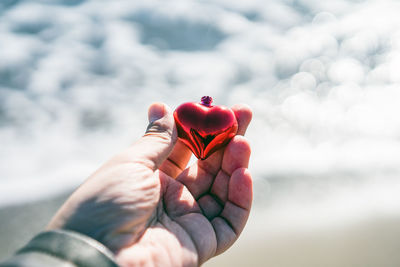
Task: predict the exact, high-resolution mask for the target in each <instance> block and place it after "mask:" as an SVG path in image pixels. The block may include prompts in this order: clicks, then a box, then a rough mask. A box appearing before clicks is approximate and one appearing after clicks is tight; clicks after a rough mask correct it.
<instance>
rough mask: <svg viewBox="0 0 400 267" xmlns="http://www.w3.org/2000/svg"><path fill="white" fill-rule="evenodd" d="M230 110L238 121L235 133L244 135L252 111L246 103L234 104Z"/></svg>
mask: <svg viewBox="0 0 400 267" xmlns="http://www.w3.org/2000/svg"><path fill="white" fill-rule="evenodd" d="M232 110H233V112H234V113H235V116H236V120H237V121H238V131H237V134H238V135H244V134H245V133H246V130H247V127H248V126H249V124H250V121H251V118H252V117H253V112H252V111H251V109H250V107H249V106H248V105H246V104H236V105H234V106H233V107H232Z"/></svg>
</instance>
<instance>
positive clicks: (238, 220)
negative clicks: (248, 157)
mask: <svg viewBox="0 0 400 267" xmlns="http://www.w3.org/2000/svg"><path fill="white" fill-rule="evenodd" d="M252 200H253V183H252V178H251V174H250V172H249V170H248V169H245V168H240V169H237V170H235V171H234V173H233V174H232V177H231V179H230V181H229V194H228V201H227V202H226V204H225V206H224V209H223V211H222V213H221V215H220V216H218V217H216V218H214V219H213V220H212V221H211V224H212V225H213V227H214V230H215V233H216V237H217V251H216V254H220V253H222V252H224V251H225V250H226V249H228V248H229V247H230V246H231V245H232V244H233V243H234V242H235V241H236V239H237V238H238V237H239V235H240V233H241V232H242V230H243V228H244V226H245V224H246V222H247V219H248V217H249V214H250V208H251V203H252Z"/></svg>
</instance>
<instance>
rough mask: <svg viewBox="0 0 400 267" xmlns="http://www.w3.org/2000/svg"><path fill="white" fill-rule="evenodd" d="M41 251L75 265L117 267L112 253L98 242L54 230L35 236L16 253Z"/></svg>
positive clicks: (82, 236)
mask: <svg viewBox="0 0 400 267" xmlns="http://www.w3.org/2000/svg"><path fill="white" fill-rule="evenodd" d="M31 252H41V253H44V254H47V255H51V256H53V257H56V258H59V259H62V260H65V261H68V262H71V263H73V264H75V265H77V266H87V267H92V266H93V267H111V266H112V267H118V264H117V263H116V261H115V259H114V255H113V253H112V252H111V251H110V250H109V249H108V248H106V247H105V246H104V245H103V244H101V243H100V242H98V241H96V240H94V239H92V238H90V237H88V236H85V235H83V234H80V233H77V232H73V231H68V230H54V231H47V232H42V233H40V234H38V235H37V236H35V237H34V238H33V239H32V240H31V241H30V242H29V243H28V244H27V245H26V246H25V247H23V248H22V249H20V250H19V251H18V252H17V254H18V255H21V254H24V253H31Z"/></svg>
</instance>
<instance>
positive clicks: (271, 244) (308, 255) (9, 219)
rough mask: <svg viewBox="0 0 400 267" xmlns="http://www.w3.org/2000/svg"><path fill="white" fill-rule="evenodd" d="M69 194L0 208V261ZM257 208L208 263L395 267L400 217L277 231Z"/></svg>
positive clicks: (399, 262) (275, 266)
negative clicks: (235, 239)
mask: <svg viewBox="0 0 400 267" xmlns="http://www.w3.org/2000/svg"><path fill="white" fill-rule="evenodd" d="M65 199H66V195H62V196H59V197H56V198H53V199H48V200H42V201H38V202H35V203H30V204H26V205H20V206H12V207H6V208H1V209H0V236H1V239H0V260H3V259H5V258H7V257H9V256H10V255H11V254H12V253H13V252H14V251H15V250H16V249H17V248H19V247H21V246H23V245H24V244H25V243H26V242H27V241H28V240H29V239H30V238H32V237H33V236H34V235H35V234H36V233H37V232H39V231H41V230H42V229H43V228H44V227H45V225H46V224H47V222H48V221H49V219H50V218H51V217H52V215H53V214H54V213H55V212H56V210H57V209H58V208H59V206H60V205H61V204H62V202H63V201H64V200H65ZM258 214H259V211H257V209H255V210H254V211H253V215H252V217H251V218H250V220H249V224H248V226H247V228H246V229H245V231H244V232H243V234H242V236H241V237H240V239H239V241H238V242H237V243H236V244H235V245H234V246H233V247H232V248H231V249H230V250H229V251H227V252H226V253H224V254H223V255H220V256H217V257H215V258H213V259H212V260H210V261H209V262H208V263H206V264H205V265H204V266H207V267H213V266H271V267H358V266H359V267H396V266H400V254H399V253H398V252H399V251H400V227H399V225H400V218H397V217H394V216H387V217H381V218H369V219H365V220H361V221H358V222H354V223H349V224H345V225H341V226H340V227H337V226H336V227H330V228H319V229H318V230H315V231H310V230H308V231H305V230H304V229H300V228H299V229H296V228H292V229H285V226H283V227H281V228H280V229H277V227H273V226H271V225H269V223H268V221H266V219H265V216H264V217H262V216H259V215H258Z"/></svg>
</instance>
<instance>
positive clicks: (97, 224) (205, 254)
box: [49, 104, 252, 266]
mask: <svg viewBox="0 0 400 267" xmlns="http://www.w3.org/2000/svg"><path fill="white" fill-rule="evenodd" d="M233 110H234V112H235V115H236V117H237V120H238V123H239V129H238V135H237V136H235V137H234V138H233V139H232V140H231V142H230V143H229V145H228V146H227V147H226V148H225V149H221V150H219V151H217V152H215V153H214V154H212V155H211V156H210V157H209V158H208V159H206V160H199V161H197V162H195V163H194V164H193V165H192V166H190V167H188V168H186V165H187V163H188V161H189V159H190V156H191V152H190V150H189V149H188V148H187V147H186V146H185V145H184V144H183V143H182V142H181V141H179V140H178V141H176V130H175V127H174V123H173V118H172V114H171V112H170V111H169V110H167V108H166V107H165V106H164V105H162V104H154V105H152V106H151V107H150V109H149V117H150V118H149V119H150V121H152V123H151V124H150V125H149V128H148V130H147V132H146V135H145V136H144V137H143V138H142V139H140V140H139V141H138V142H136V143H135V144H134V145H133V146H132V147H131V148H129V149H127V150H126V151H124V152H122V153H119V154H118V155H116V156H115V157H113V158H112V159H111V160H110V161H109V162H107V163H106V164H105V165H103V166H102V167H101V168H100V169H99V170H98V171H96V172H95V173H94V174H93V175H92V176H91V177H90V178H89V179H88V180H87V181H86V182H85V183H84V184H83V185H82V186H81V187H80V188H78V190H77V191H76V192H74V194H73V195H72V196H71V197H70V199H69V200H68V201H67V202H66V203H65V204H64V205H63V207H62V208H61V209H60V211H59V212H58V213H57V214H56V216H55V217H54V218H53V220H52V222H51V223H50V225H49V228H50V229H54V228H64V229H70V230H75V231H79V232H82V233H84V234H87V235H89V236H91V237H93V238H95V239H97V240H99V241H100V242H102V243H104V244H105V245H106V246H108V247H109V248H110V249H111V250H112V251H113V252H114V253H115V254H116V258H117V261H118V263H119V264H120V265H121V266H197V265H200V264H202V263H204V262H205V261H206V260H208V259H209V258H211V257H213V256H215V255H218V254H220V253H222V252H223V251H225V250H226V249H228V248H229V247H230V246H231V245H232V244H233V243H234V242H235V241H236V240H237V238H238V236H239V234H240V233H241V231H242V230H243V228H244V226H245V223H246V221H247V218H248V216H249V212H250V207H251V201H252V180H251V175H250V173H249V171H248V170H247V167H248V161H249V156H250V146H249V144H248V142H247V140H246V139H245V138H244V137H243V136H241V135H243V134H244V133H245V131H246V128H247V126H248V124H249V123H250V120H251V111H250V109H249V108H247V107H246V106H243V105H237V106H235V107H233ZM157 112H158V113H159V114H157ZM152 114H153V115H154V114H156V115H157V116H156V117H161V118H157V120H155V121H153V119H152V118H151V117H152Z"/></svg>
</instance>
